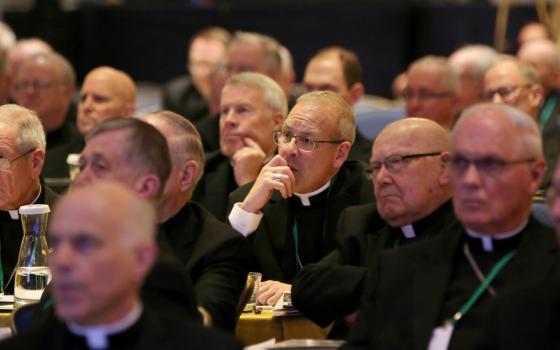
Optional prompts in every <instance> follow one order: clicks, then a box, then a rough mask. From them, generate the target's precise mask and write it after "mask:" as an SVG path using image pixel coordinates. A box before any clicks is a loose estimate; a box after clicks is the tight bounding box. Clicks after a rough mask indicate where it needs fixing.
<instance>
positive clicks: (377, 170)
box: [292, 118, 458, 337]
mask: <svg viewBox="0 0 560 350" xmlns="http://www.w3.org/2000/svg"><path fill="white" fill-rule="evenodd" d="M372 152H373V154H372V157H371V161H370V171H371V176H372V182H373V188H374V194H375V199H376V203H369V204H363V205H359V206H353V207H349V208H346V209H345V210H344V211H343V212H342V213H341V214H340V218H339V221H338V229H337V231H338V235H339V237H341V241H340V242H339V244H338V247H337V249H336V250H334V251H333V252H332V253H330V254H329V255H327V256H326V257H325V258H323V259H322V260H321V261H320V262H319V263H317V264H309V265H307V266H305V267H304V268H303V269H302V270H301V271H300V272H299V273H298V274H297V275H296V277H295V278H294V282H293V286H292V301H293V302H294V305H295V306H296V307H297V308H298V310H300V311H301V312H303V314H304V315H305V316H306V317H309V318H310V319H312V320H313V321H315V322H316V323H317V324H319V325H320V326H323V327H326V326H327V325H328V324H330V323H331V322H332V321H335V320H339V319H342V318H343V317H344V320H345V321H346V322H348V323H351V322H352V321H353V313H354V312H355V311H356V310H357V309H358V306H359V301H360V299H361V297H362V295H363V290H364V288H365V280H366V273H367V267H368V266H369V265H371V263H372V262H373V261H374V259H376V258H377V257H378V256H379V254H380V253H381V251H385V250H391V249H396V248H398V247H402V246H407V245H408V244H410V243H413V242H416V241H421V240H424V239H427V238H430V237H435V236H438V235H440V234H444V233H445V232H446V231H448V230H450V229H451V228H453V227H454V226H455V225H457V224H458V223H457V220H456V219H455V216H454V214H453V207H452V205H451V184H450V180H449V174H448V166H447V163H448V161H449V141H448V132H447V130H446V129H444V128H443V127H442V126H440V125H439V124H437V123H436V122H434V121H431V120H428V119H423V118H406V119H403V120H400V121H397V122H394V123H391V124H389V125H388V126H387V127H386V128H385V129H383V131H382V132H381V133H380V134H379V136H378V137H377V138H376V139H375V142H374V144H373V149H372ZM420 173H421V174H422V176H418V174H420ZM333 281H337V282H336V283H333ZM337 326H339V327H337V328H335V329H333V331H332V332H331V336H334V337H341V336H344V333H345V332H344V331H345V327H344V326H343V325H342V324H337ZM335 332H336V333H335Z"/></svg>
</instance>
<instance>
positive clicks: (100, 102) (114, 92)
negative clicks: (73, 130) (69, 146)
mask: <svg viewBox="0 0 560 350" xmlns="http://www.w3.org/2000/svg"><path fill="white" fill-rule="evenodd" d="M135 104H136V85H135V84H134V81H133V80H132V78H131V77H130V76H129V75H128V74H126V73H125V72H123V71H120V70H117V69H114V68H111V67H98V68H95V69H93V70H92V71H90V72H89V73H88V75H87V76H86V78H85V79H84V83H83V84H82V89H81V90H80V103H79V104H78V117H77V125H78V129H79V130H80V133H82V135H85V134H87V133H88V132H89V131H90V130H91V129H93V128H94V127H95V126H96V125H97V124H99V123H101V122H102V121H104V120H107V119H111V118H115V117H131V116H132V115H133V114H134V110H135Z"/></svg>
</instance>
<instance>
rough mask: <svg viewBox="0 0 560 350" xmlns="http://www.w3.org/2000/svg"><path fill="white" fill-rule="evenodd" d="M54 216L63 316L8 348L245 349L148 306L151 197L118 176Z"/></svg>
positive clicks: (55, 283) (67, 199)
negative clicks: (142, 195) (144, 292)
mask: <svg viewBox="0 0 560 350" xmlns="http://www.w3.org/2000/svg"><path fill="white" fill-rule="evenodd" d="M108 208H110V209H108ZM50 221H51V222H50V225H49V232H48V240H49V246H50V248H51V249H52V252H51V254H50V256H49V266H50V268H51V271H52V278H53V279H52V293H53V297H54V308H55V314H56V317H52V318H51V319H50V320H48V321H46V322H45V323H43V324H41V326H40V327H39V326H38V327H37V328H34V329H32V330H30V331H29V333H22V334H20V335H19V336H17V337H15V338H13V339H11V340H8V341H7V342H6V343H4V344H3V345H2V348H3V349H18V350H22V349H39V348H40V349H124V348H126V349H156V348H157V349H184V348H189V349H191V348H192V349H208V348H215V349H224V348H231V349H236V348H240V346H239V345H238V344H237V343H236V341H235V340H233V339H229V338H228V337H227V336H224V335H221V334H219V333H215V332H212V331H210V330H207V329H204V328H203V327H202V326H201V325H198V324H196V323H193V322H192V321H187V320H184V319H175V318H171V317H169V316H165V315H162V314H161V313H159V312H158V310H157V309H154V310H152V309H150V308H148V307H145V306H144V305H143V303H142V301H141V298H140V288H141V286H142V283H143V281H144V279H145V278H146V276H147V275H148V272H149V271H150V270H151V268H152V266H153V264H154V262H155V260H156V257H157V254H158V249H157V245H156V243H155V234H156V230H155V225H156V215H155V212H154V209H153V206H151V205H150V203H149V202H147V201H146V200H143V199H140V198H138V197H137V196H136V195H135V194H134V193H133V192H132V191H130V190H129V189H126V188H125V187H123V186H122V185H119V184H117V183H114V182H98V183H96V184H93V185H91V186H89V187H85V188H80V189H77V190H74V191H71V192H70V193H69V194H67V195H65V196H64V197H62V198H61V200H60V202H59V203H58V204H57V207H56V209H55V211H54V213H53V215H52V217H51V220H50Z"/></svg>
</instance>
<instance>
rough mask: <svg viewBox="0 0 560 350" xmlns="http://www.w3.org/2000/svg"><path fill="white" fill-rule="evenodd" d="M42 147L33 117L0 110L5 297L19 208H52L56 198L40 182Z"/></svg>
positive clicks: (0, 280) (0, 246)
mask: <svg viewBox="0 0 560 350" xmlns="http://www.w3.org/2000/svg"><path fill="white" fill-rule="evenodd" d="M45 147H46V146H45V132H44V131H43V126H42V124H41V121H40V120H39V118H38V117H37V114H35V113H34V112H32V111H30V110H28V109H26V108H23V107H20V106H17V105H12V104H7V105H3V106H0V210H1V212H0V256H1V259H0V264H1V269H0V289H1V290H2V291H4V292H6V293H8V294H12V293H13V290H14V281H13V278H14V277H13V274H14V269H15V266H16V263H17V261H18V255H19V248H20V245H21V240H22V238H23V229H22V226H21V221H20V220H19V214H18V209H19V207H21V206H22V205H27V204H48V205H50V206H51V207H52V205H53V204H54V202H55V200H56V197H57V195H56V194H55V193H54V192H53V191H52V190H51V189H50V188H49V187H48V186H45V184H44V183H41V180H40V175H41V171H42V169H43V164H44V162H45Z"/></svg>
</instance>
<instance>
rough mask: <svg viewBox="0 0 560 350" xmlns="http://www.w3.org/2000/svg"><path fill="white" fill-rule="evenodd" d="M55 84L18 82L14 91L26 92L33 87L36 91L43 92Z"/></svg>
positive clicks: (42, 81)
mask: <svg viewBox="0 0 560 350" xmlns="http://www.w3.org/2000/svg"><path fill="white" fill-rule="evenodd" d="M53 84H54V82H52V81H45V80H33V81H27V80H24V81H18V82H16V83H15V84H14V89H15V90H16V91H25V90H27V88H28V87H30V86H32V87H33V90H35V91H43V90H46V89H48V88H50V87H51V86H52V85H53Z"/></svg>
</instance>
